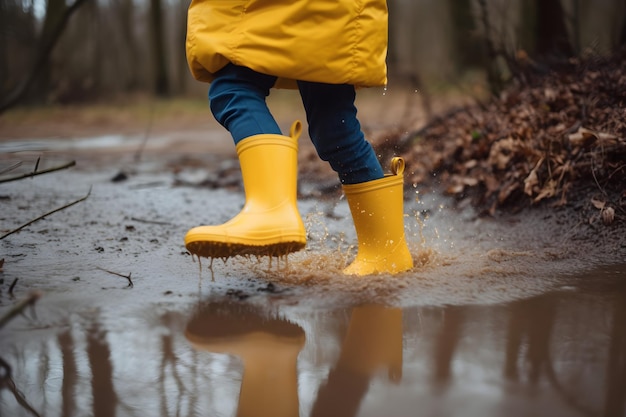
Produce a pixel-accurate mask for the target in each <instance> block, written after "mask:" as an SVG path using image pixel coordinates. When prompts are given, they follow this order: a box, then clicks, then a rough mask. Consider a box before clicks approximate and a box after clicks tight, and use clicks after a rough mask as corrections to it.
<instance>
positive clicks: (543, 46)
mask: <svg viewBox="0 0 626 417" xmlns="http://www.w3.org/2000/svg"><path fill="white" fill-rule="evenodd" d="M536 4H537V37H536V40H535V53H536V54H537V56H540V57H541V56H545V57H549V56H554V55H556V56H565V57H571V56H573V55H574V49H573V48H572V44H571V42H570V39H569V35H568V33H567V27H566V26H565V14H564V13H563V7H562V6H561V1H560V0H536Z"/></svg>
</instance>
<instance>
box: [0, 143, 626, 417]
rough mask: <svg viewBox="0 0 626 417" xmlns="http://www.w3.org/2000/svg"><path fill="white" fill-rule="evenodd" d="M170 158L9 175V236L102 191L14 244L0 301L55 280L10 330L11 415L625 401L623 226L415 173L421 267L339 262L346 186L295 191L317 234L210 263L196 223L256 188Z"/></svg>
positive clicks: (8, 244) (431, 411)
mask: <svg viewBox="0 0 626 417" xmlns="http://www.w3.org/2000/svg"><path fill="white" fill-rule="evenodd" d="M27 151H28V150H19V152H27ZM16 152H17V151H16ZM81 155H82V154H81ZM18 156H19V158H22V159H24V155H21V154H20V155H17V154H16V153H12V154H10V155H5V156H4V157H3V159H2V160H1V161H0V162H2V164H3V165H7V166H8V165H10V164H12V163H14V161H13V160H14V159H15V158H17V157H18ZM75 156H76V155H72V157H75ZM79 156H80V155H79ZM55 158H56V159H55ZM66 159H67V158H66V157H65V156H64V155H60V154H57V155H55V157H54V158H49V159H47V160H46V161H43V162H42V164H43V165H42V169H43V168H44V167H45V166H46V164H48V166H54V165H55V164H59V163H62V162H63V161H66ZM223 162H224V161H219V160H216V161H214V163H215V164H218V163H223ZM129 166H132V170H128V169H127V168H128V167H129ZM167 166H171V165H168V164H167V163H165V162H164V161H162V160H158V159H153V160H150V159H149V158H147V160H146V161H144V162H142V163H141V164H137V163H128V164H126V162H125V161H124V159H123V158H118V159H117V160H116V159H115V158H113V159H109V161H108V162H107V163H106V164H103V163H102V162H101V161H100V163H97V164H96V163H92V162H91V161H90V160H89V158H84V159H81V158H78V162H77V165H76V167H73V168H72V169H67V170H63V171H59V172H55V173H51V174H46V175H41V176H36V177H33V178H29V179H26V180H22V181H15V182H10V183H4V184H0V197H1V200H0V205H1V207H2V212H1V214H0V221H1V228H2V231H1V233H2V234H5V233H6V232H8V231H10V230H13V229H15V228H17V227H19V226H20V225H22V224H24V223H26V222H28V221H30V220H32V219H34V218H36V217H37V216H40V215H42V214H44V213H48V212H50V211H51V210H53V209H55V208H58V207H61V206H63V205H65V204H68V203H69V202H72V201H76V200H78V199H81V198H85V197H86V196H87V198H85V199H84V201H81V202H80V203H77V204H75V205H73V206H71V207H69V208H67V209H65V210H61V211H58V212H56V213H54V214H51V215H49V216H46V217H45V219H42V220H40V221H37V222H35V223H33V224H31V225H29V226H28V227H26V228H24V229H23V230H22V231H20V232H18V233H14V234H11V235H10V236H8V237H6V238H4V239H2V240H0V250H1V255H0V258H2V259H4V265H3V267H2V268H1V272H0V280H1V284H0V289H1V293H0V314H1V315H5V314H6V313H7V312H9V311H11V310H12V309H14V308H15V307H16V306H17V305H19V303H20V302H21V301H22V300H24V299H27V298H28V297H29V296H31V294H33V292H36V293H37V294H39V295H40V298H39V299H38V301H37V302H36V304H35V306H34V308H26V309H25V310H24V311H23V314H21V315H19V316H17V317H15V318H13V319H12V320H11V321H10V322H8V323H7V324H6V325H4V327H3V328H1V329H0V358H1V359H2V363H0V365H2V374H1V375H0V378H1V383H2V385H1V386H0V388H1V389H0V415H1V416H29V415H42V416H179V415H186V416H196V415H197V416H264V417H265V416H275V417H283V416H284V417H288V416H289V417H306V416H343V417H347V416H481V417H483V416H578V415H580V416H623V415H624V412H625V399H626V397H625V392H626V390H625V389H624V387H626V366H625V363H626V245H625V244H624V242H623V239H622V240H620V239H616V240H613V241H612V243H607V244H605V245H598V243H597V241H590V240H589V239H587V237H588V235H587V234H585V233H583V232H581V230H582V229H581V228H580V227H579V221H578V220H577V219H576V218H573V216H572V215H566V216H563V217H556V218H548V217H547V216H546V214H545V213H543V214H541V213H524V214H522V215H518V216H510V217H506V218H499V219H490V218H480V217H478V216H476V214H475V213H473V212H472V210H471V209H469V208H465V209H462V210H460V209H454V208H453V207H452V204H451V202H450V201H448V200H447V199H446V198H445V197H443V196H441V195H438V194H436V193H427V194H423V192H418V191H417V189H416V191H415V192H414V193H412V192H411V195H407V201H406V203H405V212H406V213H407V216H406V219H405V224H406V227H407V235H408V240H409V245H410V247H411V251H412V253H413V256H414V258H415V262H416V267H415V268H414V269H413V270H412V271H408V272H406V273H403V274H399V275H397V276H393V277H391V276H384V275H382V276H372V277H363V278H353V277H345V276H343V275H342V274H341V273H340V271H341V269H342V268H343V266H344V265H345V264H346V262H348V261H349V260H350V259H351V257H353V256H354V254H355V250H356V247H355V243H356V235H355V233H354V230H353V228H352V223H351V221H350V217H349V209H348V207H347V203H346V202H345V200H344V199H342V198H341V197H337V198H335V197H331V198H327V199H316V198H302V199H300V201H299V207H300V210H301V213H302V215H303V217H304V219H305V224H306V227H307V231H308V233H309V243H308V245H307V248H306V249H305V250H304V251H301V252H299V253H296V254H293V255H290V256H289V257H288V259H286V260H285V259H272V260H268V259H267V258H266V259H260V260H256V259H234V260H230V261H228V262H226V263H224V262H222V261H219V260H216V261H215V262H213V264H212V265H211V268H209V266H210V263H209V262H208V261H207V260H206V259H203V260H202V261H201V262H198V261H197V260H194V259H192V257H191V256H190V255H189V254H188V253H187V252H186V251H185V249H184V246H183V242H182V239H183V236H184V233H185V232H186V230H187V229H188V228H190V227H193V226H196V225H198V224H200V223H221V222H223V221H226V220H228V219H229V218H230V217H232V216H233V215H234V214H236V213H237V212H238V211H239V209H240V208H241V205H242V203H243V201H242V195H241V193H239V192H237V191H232V190H229V189H226V188H215V189H211V188H208V187H195V186H192V185H190V181H189V179H190V178H191V179H194V178H195V179H198V178H201V176H202V172H198V171H197V170H193V171H192V170H190V169H186V168H185V169H180V168H177V169H169V168H167ZM24 169H25V170H27V168H24ZM122 169H124V170H125V171H126V172H128V173H129V175H128V177H127V179H126V180H124V181H119V182H113V181H111V179H112V178H114V177H116V176H117V175H118V174H119V172H120V170H122ZM181 178H185V179H187V181H184V182H182V183H183V184H184V185H181V181H180V179H181ZM314 186H315V185H314V184H313V183H303V187H304V188H306V187H309V188H311V187H314ZM602 233H608V232H607V231H602V230H601V229H599V230H598V232H597V236H599V237H598V239H599V240H601V239H602ZM613 233H615V231H613Z"/></svg>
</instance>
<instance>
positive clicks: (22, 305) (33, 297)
mask: <svg viewBox="0 0 626 417" xmlns="http://www.w3.org/2000/svg"><path fill="white" fill-rule="evenodd" d="M40 298H41V293H40V292H38V291H35V292H32V293H31V294H30V295H29V296H28V297H26V298H25V299H23V300H22V301H19V302H17V303H16V304H15V306H13V307H12V308H11V309H10V310H9V311H7V312H6V314H4V315H3V316H2V317H0V329H1V328H3V327H4V326H5V325H6V324H7V323H8V322H9V321H11V319H13V317H15V316H17V315H19V314H21V313H22V312H23V311H24V310H25V309H26V308H28V307H29V306H34V305H35V303H36V302H37V300H39V299H40Z"/></svg>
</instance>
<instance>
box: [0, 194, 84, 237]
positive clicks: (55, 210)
mask: <svg viewBox="0 0 626 417" xmlns="http://www.w3.org/2000/svg"><path fill="white" fill-rule="evenodd" d="M90 195H91V187H89V192H88V193H87V195H86V196H84V197H82V198H79V199H78V200H76V201H73V202H71V203H69V204H66V205H64V206H63V207H59V208H57V209H54V210H52V211H50V212H48V213H46V214H44V215H42V216H39V217H37V218H36V219H33V220H31V221H29V222H28V223H25V224H23V225H21V226H20V227H18V228H17V229H14V230H11V231H10V232H8V233H5V234H4V235H2V236H0V240H2V239H4V238H5V237H7V236H10V235H12V234H13V233H17V232H19V231H20V230H22V229H24V228H25V227H27V226H30V225H31V224H33V223H35V222H36V221H39V220H41V219H43V218H45V217H47V216H49V215H51V214H54V213H56V212H57V211H61V210H64V209H66V208H68V207H71V206H73V205H74V204H78V203H80V202H81V201H85V200H86V199H87V198H88V197H89V196H90Z"/></svg>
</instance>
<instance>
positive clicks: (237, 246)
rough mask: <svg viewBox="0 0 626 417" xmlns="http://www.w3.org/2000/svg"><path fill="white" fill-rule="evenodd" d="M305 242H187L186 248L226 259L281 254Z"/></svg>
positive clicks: (291, 251)
mask: <svg viewBox="0 0 626 417" xmlns="http://www.w3.org/2000/svg"><path fill="white" fill-rule="evenodd" d="M305 246H306V243H302V242H280V243H272V244H269V245H245V244H241V243H221V242H203V241H198V242H189V243H187V245H186V247H187V250H188V251H189V252H190V253H192V254H194V255H196V256H199V257H202V258H220V259H227V258H232V257H235V256H273V257H277V256H283V255H287V254H289V253H293V252H297V251H299V250H302V249H304V247H305Z"/></svg>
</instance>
